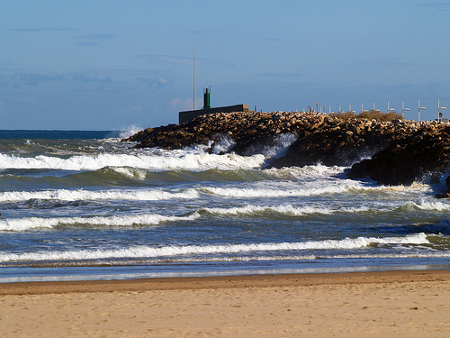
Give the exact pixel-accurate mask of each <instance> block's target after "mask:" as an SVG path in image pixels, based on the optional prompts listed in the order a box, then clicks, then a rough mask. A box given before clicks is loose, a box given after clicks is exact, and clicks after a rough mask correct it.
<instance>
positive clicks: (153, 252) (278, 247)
mask: <svg viewBox="0 0 450 338" xmlns="http://www.w3.org/2000/svg"><path fill="white" fill-rule="evenodd" d="M428 243H429V241H428V239H427V236H426V234H424V233H419V234H414V235H408V236H405V237H385V238H379V237H358V238H345V239H342V240H324V241H308V242H293V243H288V242H285V243H255V244H229V245H205V246H201V245H186V246H165V247H146V246H137V247H131V248H121V249H113V250H105V249H97V250H74V251H63V252H57V251H52V252H45V251H41V252H28V253H19V254H18V253H3V254H0V262H2V263H7V262H20V261H67V260H69V261H78V260H96V259H122V258H130V259H137V258H154V257H172V256H179V255H205V254H233V253H234V254H236V253H247V252H272V251H292V250H299V251H300V250H327V249H328V250H339V249H358V248H365V247H368V246H370V245H373V244H383V245H389V244H428Z"/></svg>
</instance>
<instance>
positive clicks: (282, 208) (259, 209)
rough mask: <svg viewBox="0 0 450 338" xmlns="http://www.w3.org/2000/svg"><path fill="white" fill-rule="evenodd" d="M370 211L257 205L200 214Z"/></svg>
mask: <svg viewBox="0 0 450 338" xmlns="http://www.w3.org/2000/svg"><path fill="white" fill-rule="evenodd" d="M369 210H370V209H369V208H367V207H360V208H339V209H336V210H333V209H328V208H324V207H310V206H305V207H300V208H298V207H294V206H292V205H290V204H286V205H280V206H255V205H247V206H243V207H234V208H203V209H200V210H199V212H202V211H203V212H208V213H211V214H216V215H252V214H260V213H264V212H276V213H279V214H284V215H292V216H302V215H308V214H325V215H330V214H333V213H337V212H342V213H357V212H366V211H369Z"/></svg>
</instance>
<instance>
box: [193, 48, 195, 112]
mask: <svg viewBox="0 0 450 338" xmlns="http://www.w3.org/2000/svg"><path fill="white" fill-rule="evenodd" d="M193 65H194V110H195V48H194V60H193Z"/></svg>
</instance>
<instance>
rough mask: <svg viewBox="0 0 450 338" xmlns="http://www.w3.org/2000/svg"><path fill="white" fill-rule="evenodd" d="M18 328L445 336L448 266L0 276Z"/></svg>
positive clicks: (32, 332) (7, 322)
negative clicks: (102, 277) (66, 278)
mask: <svg viewBox="0 0 450 338" xmlns="http://www.w3.org/2000/svg"><path fill="white" fill-rule="evenodd" d="M0 294H1V295H0V333H1V334H2V336H3V337H19V336H22V337H23V336H52V337H62V336H92V337H99V336H108V337H123V336H133V337H139V336H152V335H154V336H158V337H161V336H177V337H180V336H195V337H197V336H210V335H212V336H224V337H230V336H264V337H275V336H277V337H294V336H303V337H331V336H336V337H360V336H362V335H364V336H369V337H381V336H394V335H395V336H396V337H446V336H448V332H450V323H449V321H448V313H450V270H441V271H392V272H364V273H361V272H359V273H338V274H297V275H262V276H241V277H217V278H173V279H145V280H130V281H83V282H49V283H46V282H44V283H15V284H3V285H1V286H0Z"/></svg>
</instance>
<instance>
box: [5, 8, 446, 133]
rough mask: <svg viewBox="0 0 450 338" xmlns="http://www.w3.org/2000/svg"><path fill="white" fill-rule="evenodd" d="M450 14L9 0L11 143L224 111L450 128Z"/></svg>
mask: <svg viewBox="0 0 450 338" xmlns="http://www.w3.org/2000/svg"><path fill="white" fill-rule="evenodd" d="M449 16H450V1H427V0H376V1H375V0H358V1H354V0H352V1H347V0H309V1H307V0H302V1H299V0H296V1H290V0H277V1H272V0H264V1H260V0H258V1H254V0H239V1H236V0H228V1H220V0H216V1H212V0H209V1H201V0H190V1H181V0H179V1H174V0H161V1H159V0H148V1H143V0H104V1H99V0H89V1H85V0H77V1H68V0H57V1H53V0H46V1H36V0H15V1H10V0H0V46H1V47H0V51H1V52H0V129H4V130H11V129H26V130H27V129H43V130H121V129H126V128H130V126H137V127H140V128H147V127H156V126H160V125H166V124H170V123H177V122H178V112H179V111H184V110H191V109H192V108H193V101H194V89H193V88H194V86H193V83H194V81H193V78H194V67H193V58H194V51H195V78H196V82H195V83H196V91H195V93H196V98H195V103H196V107H197V108H201V107H202V105H203V89H204V88H205V87H210V88H211V105H212V106H213V107H219V106H227V105H235V104H248V105H249V108H250V110H254V109H255V108H256V110H258V111H260V110H262V111H268V112H270V111H296V110H297V111H301V110H303V109H308V106H310V107H312V108H315V107H316V102H317V103H318V105H317V106H318V107H321V108H320V109H321V110H322V111H325V112H327V113H328V112H330V111H338V109H339V108H340V109H341V110H344V111H347V110H350V109H351V110H354V111H355V112H357V113H359V112H360V111H361V110H362V109H372V108H373V107H375V108H376V109H380V110H382V111H384V112H385V111H387V109H388V104H389V108H394V109H395V110H396V111H397V112H399V113H401V112H402V111H401V109H402V102H404V106H405V107H406V108H409V109H410V110H409V111H404V115H405V118H407V119H412V120H417V119H418V104H419V100H420V105H421V106H423V107H426V108H427V109H426V110H421V112H420V115H421V119H422V120H433V119H435V118H436V117H437V107H438V99H439V100H440V101H439V102H440V106H441V107H442V106H446V105H448V106H449V109H448V110H442V112H443V113H444V117H450V19H449Z"/></svg>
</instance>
